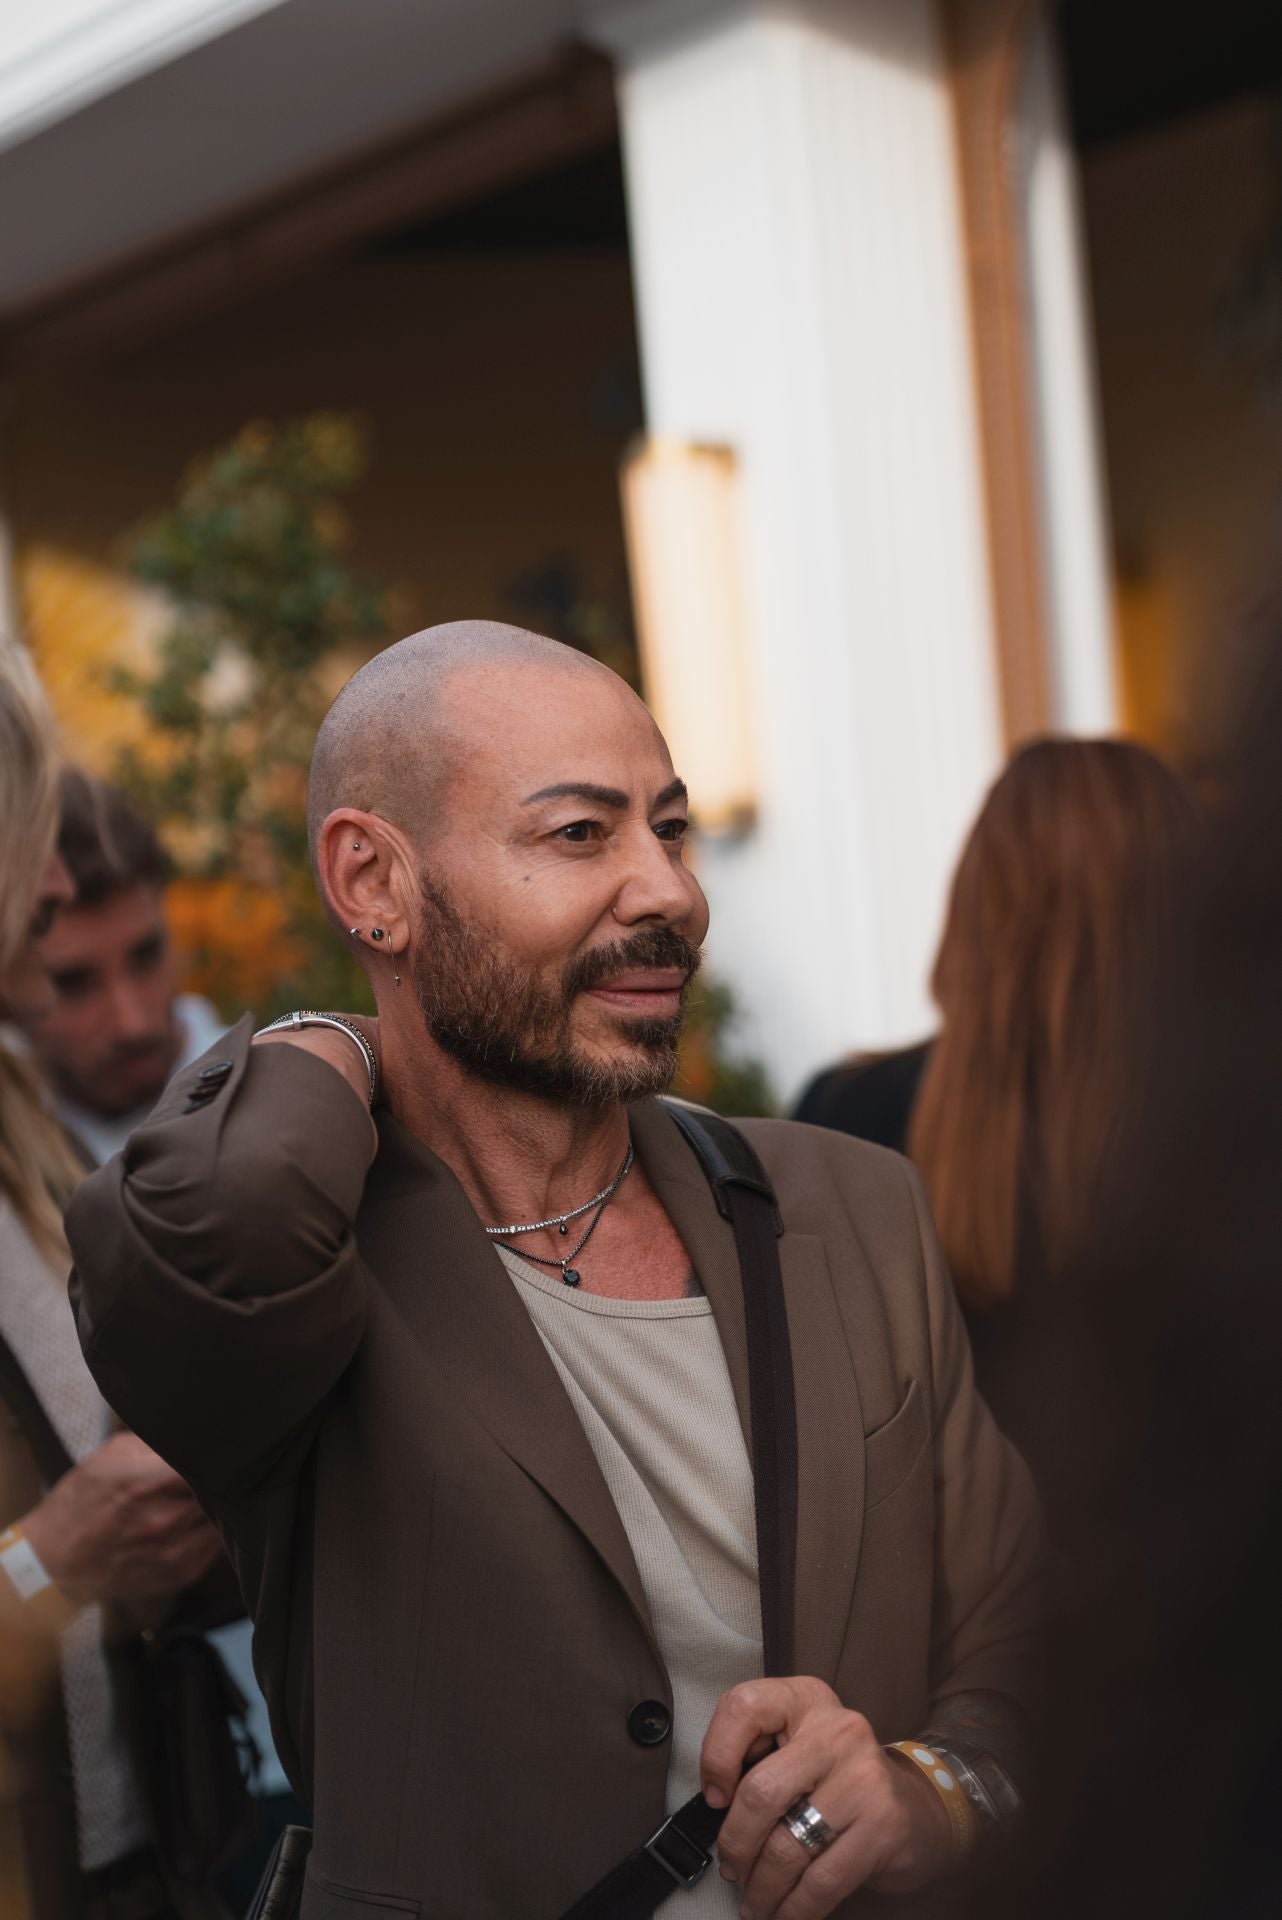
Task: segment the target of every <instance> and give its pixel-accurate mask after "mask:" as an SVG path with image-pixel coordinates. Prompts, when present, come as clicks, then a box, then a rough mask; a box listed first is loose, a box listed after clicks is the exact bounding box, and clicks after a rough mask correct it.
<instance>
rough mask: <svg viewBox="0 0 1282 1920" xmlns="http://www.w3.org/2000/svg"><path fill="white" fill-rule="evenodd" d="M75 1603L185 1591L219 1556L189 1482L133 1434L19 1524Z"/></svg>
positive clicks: (93, 1457) (119, 1437) (120, 1436)
mask: <svg viewBox="0 0 1282 1920" xmlns="http://www.w3.org/2000/svg"><path fill="white" fill-rule="evenodd" d="M22 1530H23V1532H24V1533H25V1534H26V1536H27V1539H28V1540H29V1541H30V1542H31V1545H32V1548H33V1550H34V1551H35V1553H36V1554H37V1555H38V1556H39V1559H40V1561H41V1564H42V1565H43V1566H44V1568H45V1570H46V1572H47V1573H48V1574H49V1575H50V1577H51V1578H52V1579H53V1580H54V1582H55V1583H56V1585H57V1586H58V1587H59V1588H60V1589H61V1591H62V1592H63V1593H64V1594H66V1596H67V1598H68V1599H69V1600H74V1601H76V1602H78V1603H79V1604H82V1605H83V1604H85V1603H86V1602H88V1601H91V1600H123V1601H138V1600H146V1599H151V1598H153V1597H155V1596H157V1595H160V1594H171V1593H179V1592H181V1591H182V1589H183V1588H184V1587H189V1586H191V1585H192V1584H193V1583H194V1582H195V1581H197V1580H199V1579H200V1578H201V1577H202V1575H204V1574H206V1573H208V1571H209V1569H210V1568H211V1567H212V1566H213V1565H214V1563H215V1561H216V1560H217V1559H218V1556H219V1554H220V1553H221V1552H222V1542H221V1541H220V1539H219V1537H218V1534H217V1531H216V1530H215V1529H214V1528H213V1527H212V1526H211V1525H210V1524H209V1521H208V1520H206V1518H205V1516H204V1514H203V1513H202V1512H201V1510H200V1507H199V1505H198V1504H197V1501H196V1496H195V1495H194V1494H193V1493H192V1491H191V1489H190V1487H189V1486H188V1485H187V1483H186V1481H184V1480H182V1479H181V1478H180V1477H179V1475H178V1474H176V1473H175V1472H174V1470H173V1468H172V1467H168V1466H166V1465H165V1462H164V1461H163V1460H162V1459H161V1458H160V1455H159V1454H158V1453H153V1452H152V1450H151V1448H150V1447H149V1446H147V1445H146V1443H145V1442H144V1441H142V1440H140V1439H139V1438H138V1436H137V1434H134V1433H116V1434H113V1435H112V1437H111V1438H110V1440H105V1441H104V1442H103V1444H102V1446H100V1447H99V1448H97V1449H96V1451H95V1452H93V1453H91V1454H89V1455H88V1457H87V1458H86V1459H84V1460H82V1461H81V1462H80V1464H79V1466H76V1467H73V1468H72V1469H71V1471H70V1472H69V1473H65V1474H64V1475H63V1477H62V1479H61V1480H59V1481H58V1482H57V1484H56V1485H55V1486H54V1487H52V1488H51V1489H50V1491H49V1492H48V1493H47V1494H46V1495H45V1497H44V1499H43V1500H42V1501H41V1502H40V1505H39V1506H38V1507H34V1508H33V1509H32V1511H31V1512H30V1513H29V1514H27V1515H26V1516H25V1517H24V1519H23V1521H22Z"/></svg>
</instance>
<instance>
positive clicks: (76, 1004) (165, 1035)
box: [28, 767, 224, 1164]
mask: <svg viewBox="0 0 1282 1920" xmlns="http://www.w3.org/2000/svg"><path fill="white" fill-rule="evenodd" d="M61 802H62V825H61V828H60V830H59V835H58V851H59V853H60V854H61V856H62V859H63V862H64V864H65V866H66V868H67V870H68V872H69V873H70V875H71V879H72V881H73V883H74V885H75V889H76V897H75V901H74V903H73V904H72V905H71V906H69V907H66V908H64V910H63V911H62V912H61V913H60V914H58V915H57V917H56V919H55V920H54V923H53V926H52V927H51V928H50V930H49V932H48V934H47V935H46V936H45V939H44V942H43V944H42V947H41V955H42V958H43V960H44V963H45V965H46V967H47V968H48V970H49V974H50V976H51V978H52V981H53V986H54V991H55V994H56V996H57V999H56V1004H55V1006H54V1007H53V1009H52V1011H51V1012H50V1013H48V1014H47V1015H46V1016H45V1017H44V1018H43V1019H41V1020H39V1021H37V1022H35V1023H33V1024H31V1025H30V1026H29V1028H28V1035H29V1038H30V1041H31V1044H32V1047H33V1048H34V1050H35V1052H36V1053H37V1055H38V1056H39V1058H40V1061H41V1064H42V1065H43V1067H44V1068H45V1071H46V1072H47V1074H48V1076H49V1078H50V1080H51V1081H52V1082H53V1084H54V1087H55V1088H56V1090H57V1094H58V1111H59V1116H60V1118H61V1119H62V1121H63V1124H64V1125H65V1126H66V1127H67V1129H68V1130H69V1132H71V1133H72V1134H74V1135H75V1137H76V1139H77V1140H78V1141H79V1142H80V1143H81V1145H82V1146H84V1147H85V1148H86V1149H87V1150H88V1152H89V1154H90V1156H91V1157H92V1159H93V1160H94V1161H96V1162H98V1163H99V1164H101V1163H102V1161H104V1160H109V1159H110V1158H111V1156H112V1154H113V1153H117V1152H119V1150H120V1148H121V1147H123V1146H124V1144H125V1141H126V1140H127V1139H128V1138H129V1135H130V1134H131V1133H132V1132H133V1130H134V1128H135V1127H136V1126H138V1125H139V1124H140V1123H141V1122H142V1121H143V1120H145V1119H146V1117H147V1115H148V1114H149V1113H150V1111H151V1109H152V1107H153V1106H154V1105H155V1104H156V1101H157V1100H158V1098H159V1097H160V1094H161V1091H162V1089H163V1088H164V1085H165V1083H166V1081H167V1080H168V1079H169V1076H170V1075H171V1074H172V1073H175V1072H176V1071H177V1070H178V1069H179V1068H180V1067H184V1066H186V1065H188V1063H189V1062H190V1061H192V1060H195V1059H197V1058H198V1057H199V1055H200V1054H202V1053H204V1052H205V1050H206V1049H207V1048H208V1047H210V1046H212V1045H213V1043H214V1041H215V1040H216V1039H217V1038H218V1036H219V1035H220V1033H222V1031H223V1027H224V1022H223V1021H222V1020H220V1019H219V1017H218V1014H217V1012H216V1011H215V1009H214V1008H213V1007H212V1006H210V1004H209V1002H208V1001H207V1000H202V999H200V998H198V996H197V995H195V994H190V993H179V992H178V990H177V979H176V975H175V968H174V956H173V946H172V942H171V940H170V936H169V928H168V925H167V923H166V920H165V886H166V883H167V882H168V879H169V863H168V860H167V858H166V856H165V853H164V850H163V848H162V847H161V845H160V842H159V841H158V840H157V838H156V835H155V833H154V832H153V830H152V828H151V826H150V824H149V823H148V822H147V821H146V820H145V819H144V818H143V817H142V815H141V814H140V813H139V812H138V811H137V810H136V808H135V807H134V806H133V805H132V803H131V802H130V801H129V800H128V799H127V798H126V796H125V795H124V794H123V793H121V792H120V790H119V789H118V788H116V787H109V786H106V785H105V784H104V783H103V782H102V781H99V780H94V779H92V778H91V777H90V776H89V775H88V774H86V773H82V772H81V771H80V770H79V769H78V768H74V767H71V768H68V769H67V770H66V772H65V773H64V774H63V776H62V783H61Z"/></svg>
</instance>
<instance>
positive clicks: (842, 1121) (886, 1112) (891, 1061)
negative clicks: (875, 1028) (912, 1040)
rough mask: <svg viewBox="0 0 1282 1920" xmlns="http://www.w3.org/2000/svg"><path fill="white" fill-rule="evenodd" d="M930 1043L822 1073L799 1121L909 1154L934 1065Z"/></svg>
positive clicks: (803, 1101)
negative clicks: (921, 1093) (921, 1091)
mask: <svg viewBox="0 0 1282 1920" xmlns="http://www.w3.org/2000/svg"><path fill="white" fill-rule="evenodd" d="M930 1048H931V1043H930V1041H929V1040H923V1041H922V1042H921V1044H920V1045H919V1046H915V1047H904V1048H902V1049H901V1050H900V1051H899V1052H897V1053H879V1054H873V1055H872V1056H870V1057H869V1058H868V1059H864V1060H843V1061H842V1062H841V1063H840V1064H839V1065H838V1066H835V1067H828V1068H827V1069H826V1070H825V1071H824V1072H823V1073H817V1074H816V1075H815V1077H814V1079H813V1080H812V1081H811V1082H810V1084H809V1085H808V1086H807V1088H806V1090H805V1092H804V1093H803V1094H802V1095H801V1098H800V1099H799V1100H798V1102H797V1106H796V1111H795V1113H794V1115H793V1117H794V1119H797V1120H804V1121H805V1122H806V1123H807V1124H808V1125H809V1126H814V1127H834V1128H835V1129H836V1130H837V1132H838V1133H852V1134H854V1136H855V1138H856V1140H871V1141H872V1142H873V1144H874V1145H875V1146H879V1147H892V1148H893V1149H894V1151H895V1152H896V1153H907V1151H908V1128H909V1125H910V1123H911V1121H912V1115H913V1102H914V1101H915V1100H916V1098H917V1089H918V1088H919V1087H920V1086H921V1078H922V1075H923V1074H924V1073H925V1071H926V1066H927V1063H928V1062H929V1060H930Z"/></svg>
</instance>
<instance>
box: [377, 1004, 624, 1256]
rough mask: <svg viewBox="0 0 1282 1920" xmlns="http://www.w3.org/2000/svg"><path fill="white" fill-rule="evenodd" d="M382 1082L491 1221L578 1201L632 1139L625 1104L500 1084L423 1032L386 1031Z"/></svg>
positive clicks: (535, 1215)
mask: <svg viewBox="0 0 1282 1920" xmlns="http://www.w3.org/2000/svg"><path fill="white" fill-rule="evenodd" d="M383 1083H384V1089H385V1098H386V1101H387V1104H388V1106H389V1107H390V1108H391V1110H392V1112H393V1114H394V1115H395V1116H396V1118H397V1119H398V1120H399V1121H400V1123H401V1125H402V1126H404V1127H405V1128H407V1129H408V1131H409V1132H410V1133H412V1134H413V1135H414V1136H415V1138H416V1139H418V1140H421V1141H422V1143H423V1145H424V1146H426V1147H428V1148H430V1149H431V1151H432V1152H433V1153H434V1154H436V1155H437V1156H438V1158H439V1159H441V1160H443V1161H444V1162H445V1164H446V1166H447V1167H449V1169H450V1171H451V1172H452V1173H453V1174H454V1175H455V1176H456V1178H457V1179H458V1181H459V1183H460V1185H461V1186H462V1188H463V1191H464V1192H465V1193H466V1194H467V1197H468V1199H469V1200H470V1201H471V1203H472V1205H473V1207H474V1208H475V1210H476V1213H477V1216H478V1218H479V1219H480V1220H481V1221H482V1222H483V1223H484V1224H485V1225H486V1226H506V1225H508V1224H511V1223H522V1224H523V1223H528V1222H530V1221H534V1220H545V1219H548V1218H549V1217H551V1216H552V1215H554V1214H557V1213H563V1212H567V1211H568V1210H569V1209H570V1208H571V1207H577V1206H581V1205H582V1204H583V1202H584V1201H585V1200H590V1199H591V1197H592V1195H593V1194H594V1193H597V1192H599V1191H600V1190H601V1188H602V1187H604V1186H606V1185H607V1184H608V1182H609V1181H611V1180H612V1179H613V1178H614V1176H615V1174H616V1173H617V1172H618V1171H619V1168H620V1166H621V1164H622V1162H623V1158H624V1155H625V1154H626V1152H627V1149H628V1116H627V1109H626V1108H625V1107H624V1106H623V1105H622V1104H617V1103H616V1104H614V1105H611V1106H608V1107H590V1108H588V1107H569V1106H563V1105H560V1104H556V1103H553V1102H551V1101H548V1100H544V1099H540V1098H538V1097H537V1096H535V1095H533V1094H529V1093H521V1092H517V1091H514V1090H512V1089H509V1088H506V1087H501V1086H497V1085H495V1084H493V1083H492V1082H490V1081H487V1080H482V1079H481V1078H480V1077H479V1076H478V1075H477V1074H475V1073H472V1072H471V1071H469V1069H468V1068H466V1067H464V1066H462V1065H460V1063H459V1062H458V1061H457V1060H454V1059H452V1058H451V1057H450V1055H448V1054H446V1053H444V1052H443V1051H442V1049H441V1048H440V1047H439V1046H437V1045H436V1043H435V1042H434V1041H433V1040H432V1039H430V1037H429V1036H427V1035H426V1034H423V1033H420V1034H417V1035H412V1036H410V1035H403V1034H400V1033H398V1032H396V1031H395V1030H393V1031H391V1032H386V1031H385V1035H384V1042H383Z"/></svg>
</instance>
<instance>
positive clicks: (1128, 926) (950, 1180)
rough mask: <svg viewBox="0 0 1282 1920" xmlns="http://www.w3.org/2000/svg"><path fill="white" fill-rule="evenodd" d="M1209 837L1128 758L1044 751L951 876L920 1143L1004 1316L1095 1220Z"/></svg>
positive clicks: (1096, 746) (1117, 750) (915, 1138)
mask: <svg viewBox="0 0 1282 1920" xmlns="http://www.w3.org/2000/svg"><path fill="white" fill-rule="evenodd" d="M1196 838H1197V815H1196V811H1195V809H1194V806H1193V803H1192V801H1191V799H1190V798H1189V796H1188V794H1187V792H1186V791H1185V789H1184V787H1183V786H1182V784H1181V783H1180V781H1179V780H1178V779H1177V778H1176V776H1175V775H1174V774H1173V773H1172V772H1171V771H1170V770H1169V768H1167V767H1165V766H1164V765H1163V764H1162V762H1161V761H1160V760H1158V759H1157V758H1156V757H1155V756H1154V755H1153V754H1151V753H1148V752H1147V751H1145V749H1144V748H1142V747H1137V746H1134V745H1131V744H1129V743H1126V742H1122V741H1113V740H1041V741H1037V742H1035V743H1034V744H1033V745H1031V746H1027V747H1025V748H1023V749H1022V750H1021V751H1020V752H1019V753H1017V754H1016V755H1015V757H1014V758H1013V759H1012V761H1011V762H1010V765H1009V766H1008V767H1007V768H1006V771H1005V772H1004V773H1003V774H1002V776H1001V778H1000V779H999V780H998V781H997V783H996V784H995V786H994V787H993V788H992V790H991V792H990V793H989V795H988V798H987V800H986V802H985V804H984V807H983V810H982V812H981V813H980V816H979V819H978V820H977V821H976V823H975V826H974V828H973V829H972V832H971V835H970V839H969V840H968V842H967V844H966V848H965V851H964V852H963V854H962V857H961V862H960V864H959V866H958V868H957V872H956V874H955V876H954V879H953V886H952V894H951V898H950V901H949V907H948V917H947V920H946V923H945V926H944V935H943V939H942V941H941V943H940V947H939V953H938V956H937V958H936V961H935V971H934V975H933V979H932V988H933V991H934V996H935V1000H936V1002H937V1004H938V1006H939V1009H940V1012H941V1014H942V1015H943V1025H942V1030H941V1032H940V1035H939V1038H938V1039H937V1041H936V1042H935V1045H934V1048H933V1050H932V1053H931V1058H930V1063H929V1065H928V1067H927V1069H926V1072H925V1075H924V1077H923V1080H922V1086H921V1091H920V1093H919V1095H918V1097H917V1100H916V1103H915V1105H914V1108H913V1116H912V1124H911V1127H910V1132H909V1142H908V1145H909V1151H910V1153H911V1155H912V1157H913V1159H914V1160H915V1161H916V1162H917V1165H918V1167H919V1168H920V1169H921V1173H922V1176H923V1178H924V1180H925V1182H926V1186H927V1189H928V1191H929V1193H930V1197H931V1202H932V1205H933V1207H934V1211H935V1218H936V1220H937V1222H938V1225H939V1232H940V1238H941V1240H942V1242H943V1246H944V1251H945V1253H946V1254H947V1256H948V1260H949V1263H950V1265H951V1268H952V1272H953V1277H954V1280H955V1282H956V1285H957V1290H958V1292H959V1294H960V1295H961V1297H962V1299H963V1300H964V1301H965V1302H966V1303H967V1305H969V1306H972V1307H980V1308H982V1307H991V1306H994V1305H996V1304H997V1303H998V1302H999V1301H1001V1300H1004V1299H1006V1298H1007V1297H1008V1296H1009V1295H1010V1293H1011V1291H1012V1289H1013V1287H1014V1284H1015V1274H1016V1267H1017V1264H1018V1263H1019V1261H1020V1260H1021V1258H1026V1257H1029V1256H1035V1257H1037V1258H1039V1259H1045V1260H1046V1261H1048V1262H1050V1263H1051V1264H1052V1265H1057V1264H1059V1263H1061V1262H1062V1261H1063V1260H1064V1259H1066V1258H1067V1257H1069V1256H1070V1255H1071V1252H1072V1250H1073V1245H1074V1241H1075V1238H1076V1237H1077V1235H1078V1234H1079V1233H1080V1232H1081V1230H1082V1228H1083V1227H1084V1226H1085V1225H1086V1223H1087V1220H1088V1217H1089V1210H1090V1207H1091V1203H1092V1196H1093V1194H1094V1192H1095V1189H1096V1185H1097V1181H1098V1178H1099V1175H1100V1173H1101V1171H1102V1169H1103V1166H1104V1164H1105V1162H1106V1160H1107V1158H1108V1155H1109V1151H1110V1148H1112V1147H1113V1146H1114V1145H1115V1143H1116V1141H1117V1139H1118V1138H1119V1135H1120V1131H1121V1128H1122V1127H1123V1125H1124V1123H1125V1118H1126V1092H1127V1088H1126V1062H1127V1061H1128V1060H1129V1059H1130V1058H1131V1052H1132V1046H1131V1043H1132V1041H1133V1037H1134V1023H1135V1021H1136V1019H1137V1017H1138V1015H1139V1012H1140V1010H1141V1008H1142V1006H1143V1001H1144V992H1145V980H1146V975H1147V973H1148V970H1149V966H1150V962H1151V960H1152V958H1153V955H1154V953H1155V943H1157V942H1159V941H1160V940H1161V938H1162V934H1163V931H1164V929H1165V927H1166V926H1167V924H1168V923H1169V919H1170V916H1171V915H1172V913H1173V910H1174V906H1175V901H1176V898H1177V894H1178V888H1179V883H1180V880H1181V878H1182V875H1183V871H1184V868H1185V864H1186V861H1187V858H1188V855H1189V853H1190V850H1191V848H1192V846H1193V844H1194V843H1195V840H1196Z"/></svg>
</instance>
